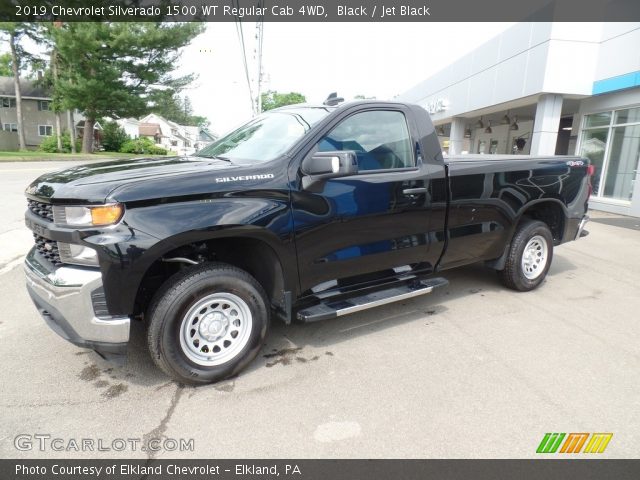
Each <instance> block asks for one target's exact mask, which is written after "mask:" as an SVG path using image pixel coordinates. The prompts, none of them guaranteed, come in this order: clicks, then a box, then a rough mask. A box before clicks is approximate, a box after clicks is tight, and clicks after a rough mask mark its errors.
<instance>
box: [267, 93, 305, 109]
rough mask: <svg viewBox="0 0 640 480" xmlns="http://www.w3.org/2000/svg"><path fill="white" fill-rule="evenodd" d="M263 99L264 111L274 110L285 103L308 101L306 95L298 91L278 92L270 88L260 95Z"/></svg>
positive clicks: (292, 103)
mask: <svg viewBox="0 0 640 480" xmlns="http://www.w3.org/2000/svg"><path fill="white" fill-rule="evenodd" d="M260 97H261V99H262V111H263V112H266V111H267V110H272V109H274V108H278V107H284V106H285V105H294V104H296V103H304V102H306V101H307V99H306V98H305V96H304V95H302V94H301V93H298V92H289V93H278V92H275V91H273V90H268V91H266V92H264V93H263V94H261V95H260Z"/></svg>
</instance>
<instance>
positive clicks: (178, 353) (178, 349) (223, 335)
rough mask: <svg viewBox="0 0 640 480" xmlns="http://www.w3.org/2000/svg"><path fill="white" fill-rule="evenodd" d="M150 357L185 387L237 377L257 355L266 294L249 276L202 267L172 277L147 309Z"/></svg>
mask: <svg viewBox="0 0 640 480" xmlns="http://www.w3.org/2000/svg"><path fill="white" fill-rule="evenodd" d="M149 318H150V321H149V330H148V335H147V340H148V345H149V351H150V352H151V356H152V358H153V360H154V362H155V363H156V365H158V367H160V369H162V370H163V371H164V372H165V373H166V374H167V375H169V376H171V377H172V378H174V379H175V380H177V381H179V382H182V383H188V384H203V383H211V382H216V381H218V380H222V379H224V378H227V377H229V376H232V375H235V374H236V373H238V372H239V371H240V370H242V369H243V368H244V367H245V366H247V365H248V364H249V362H250V361H251V360H253V358H255V356H256V355H257V354H258V351H259V350H260V348H261V346H262V342H263V340H264V338H265V336H266V334H267V329H268V326H269V309H268V302H267V297H266V294H265V293H264V290H263V289H262V287H261V286H260V284H259V283H258V282H257V281H256V280H255V279H254V278H253V277H252V276H251V275H249V274H248V273H247V272H245V271H243V270H240V269H239V268H236V267H233V266H231V265H227V264H223V263H215V264H204V265H201V266H198V267H195V268H190V269H188V270H185V271H184V272H181V273H178V274H176V275H174V276H173V277H171V278H170V279H169V280H168V281H167V283H166V284H165V285H164V286H163V288H162V289H161V290H160V291H159V292H158V293H157V294H156V296H155V297H154V299H153V301H152V303H151V306H150V308H149Z"/></svg>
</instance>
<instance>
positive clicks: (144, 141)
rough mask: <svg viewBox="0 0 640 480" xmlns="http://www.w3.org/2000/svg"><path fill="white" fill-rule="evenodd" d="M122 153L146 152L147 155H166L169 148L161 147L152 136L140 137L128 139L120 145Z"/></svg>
mask: <svg viewBox="0 0 640 480" xmlns="http://www.w3.org/2000/svg"><path fill="white" fill-rule="evenodd" d="M120 152H121V153H146V154H147V155H166V154H167V150H166V149H164V148H162V147H159V146H158V145H156V144H155V143H153V141H151V139H150V138H147V137H140V138H134V139H130V140H127V141H126V142H124V143H123V144H122V146H121V147H120Z"/></svg>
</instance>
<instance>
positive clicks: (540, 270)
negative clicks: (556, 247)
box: [498, 220, 553, 292]
mask: <svg viewBox="0 0 640 480" xmlns="http://www.w3.org/2000/svg"><path fill="white" fill-rule="evenodd" d="M533 239H535V241H534V242H533V244H534V246H535V245H536V241H537V242H538V243H539V244H540V247H541V248H540V249H538V250H541V249H542V242H543V241H544V243H546V248H547V250H546V260H545V261H544V262H542V261H540V263H538V264H536V263H535V261H534V262H530V263H529V264H530V265H531V266H530V267H529V271H528V273H527V272H525V270H524V269H523V255H524V253H525V247H526V246H527V244H528V243H529V242H530V241H532V240H533ZM539 239H542V240H539ZM533 251H534V252H535V251H536V249H534V250H533ZM537 255H540V256H541V255H542V254H537ZM552 259H553V234H552V233H551V230H549V227H548V226H547V224H546V223H543V222H540V221H537V220H523V221H522V222H521V223H520V225H519V226H518V228H517V230H516V232H515V234H514V235H513V239H512V240H511V245H510V246H509V251H508V253H507V261H506V263H505V266H504V269H503V270H498V277H500V280H501V281H502V283H504V284H505V285H506V286H507V287H509V288H511V289H513V290H518V291H520V292H528V291H529V290H533V289H534V288H537V287H538V286H539V285H540V284H541V283H542V282H543V281H544V279H545V277H546V276H547V272H548V271H549V267H550V266H551V260H552ZM532 277H533V278H532Z"/></svg>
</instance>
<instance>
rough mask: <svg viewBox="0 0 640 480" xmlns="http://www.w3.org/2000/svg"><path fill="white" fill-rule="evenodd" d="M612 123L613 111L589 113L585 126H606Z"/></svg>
mask: <svg viewBox="0 0 640 480" xmlns="http://www.w3.org/2000/svg"><path fill="white" fill-rule="evenodd" d="M610 123H611V112H602V113H594V114H593V115H587V116H586V117H585V121H584V128H591V127H606V126H609V124H610Z"/></svg>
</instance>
